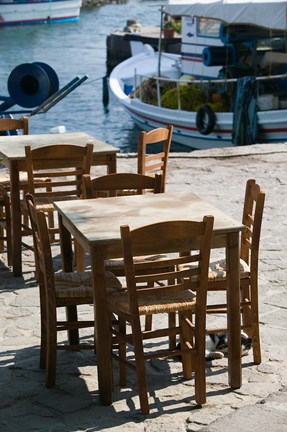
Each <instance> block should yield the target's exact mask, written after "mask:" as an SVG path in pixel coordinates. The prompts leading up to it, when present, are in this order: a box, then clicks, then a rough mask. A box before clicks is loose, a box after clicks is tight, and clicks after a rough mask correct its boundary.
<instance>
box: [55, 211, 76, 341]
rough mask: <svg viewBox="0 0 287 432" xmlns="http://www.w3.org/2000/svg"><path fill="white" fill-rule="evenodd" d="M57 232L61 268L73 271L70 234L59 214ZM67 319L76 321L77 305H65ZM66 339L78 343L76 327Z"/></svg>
mask: <svg viewBox="0 0 287 432" xmlns="http://www.w3.org/2000/svg"><path fill="white" fill-rule="evenodd" d="M58 217H59V232H60V239H61V256H62V269H63V271H65V272H72V271H73V248H72V241H71V234H70V233H69V231H68V230H67V229H66V228H65V227H64V225H63V223H62V217H61V216H60V215H59V216H58ZM66 317H67V321H74V322H75V321H77V320H78V313H77V306H69V307H66ZM68 340H69V343H70V345H78V344H79V331H78V329H72V330H68Z"/></svg>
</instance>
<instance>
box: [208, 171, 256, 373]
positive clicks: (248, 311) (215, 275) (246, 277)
mask: <svg viewBox="0 0 287 432" xmlns="http://www.w3.org/2000/svg"><path fill="white" fill-rule="evenodd" d="M264 201H265V193H264V192H263V190H262V187H261V186H259V185H258V184H257V183H256V181H255V180H253V179H250V180H248V181H247V183H246V190H245V199H244V206H243V216H242V223H243V224H244V225H245V226H246V230H245V231H244V232H243V233H242V235H241V249H240V289H241V316H242V326H241V328H242V329H243V330H244V331H245V332H246V333H247V334H248V336H249V337H251V338H252V347H253V358H254V363H255V364H260V363H261V349H260V335H259V308H258V303H259V302H258V260H259V243H260V232H261V224H262V217H263V209H264ZM226 289H227V286H226V261H225V260H219V261H213V262H211V263H210V272H209V282H208V291H226ZM207 312H208V313H210V314H214V313H216V314H220V313H226V312H227V307H226V304H225V303H223V304H210V305H208V306H207ZM226 331H227V330H226V328H221V329H213V328H212V329H208V332H217V333H218V332H224V333H225V332H226Z"/></svg>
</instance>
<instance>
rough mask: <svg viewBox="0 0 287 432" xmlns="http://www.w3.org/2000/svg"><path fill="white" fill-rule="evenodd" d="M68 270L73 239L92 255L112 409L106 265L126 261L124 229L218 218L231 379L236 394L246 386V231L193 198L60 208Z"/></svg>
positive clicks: (100, 348) (136, 198)
mask: <svg viewBox="0 0 287 432" xmlns="http://www.w3.org/2000/svg"><path fill="white" fill-rule="evenodd" d="M54 206H55V208H56V209H57V210H58V213H59V224H60V233H61V241H62V257H63V269H64V270H65V271H71V270H72V247H71V234H72V235H73V236H74V237H75V239H77V241H78V242H79V243H80V244H81V245H82V247H83V248H84V249H85V251H86V252H88V253H90V257H91V266H92V272H93V284H94V308H95V333H96V344H97V346H96V352H97V365H98V378H99V392H100V398H101V401H102V403H103V404H110V403H112V377H111V376H110V370H111V361H112V360H111V352H110V351H111V350H110V346H109V326H108V309H107V302H106V290H105V278H104V270H105V265H104V262H105V259H107V258H116V257H119V256H121V254H122V252H121V240H120V226H121V225H123V224H128V225H130V227H131V228H132V229H134V228H138V227H140V226H142V225H147V224H150V223H155V222H159V221H166V220H188V219H190V220H201V219H202V217H203V216H204V215H213V216H214V218H215V220H214V233H213V240H212V247H213V248H222V247H223V248H226V258H227V261H228V264H229V266H228V268H230V269H231V271H228V272H227V281H228V295H227V302H228V317H227V320H228V329H229V334H228V373H229V384H230V386H231V387H232V388H239V387H240V386H241V345H240V301H239V299H240V285H239V234H240V232H241V231H243V230H244V225H242V224H241V223H240V222H237V221H236V220H234V219H232V218H231V217H229V216H227V215H226V214H225V213H223V212H222V211H220V210H218V209H217V208H215V207H213V206H212V205H211V204H209V203H208V202H207V201H205V200H203V199H202V198H200V197H198V196H197V195H194V194H192V193H178V192H173V193H164V194H157V195H153V194H146V195H133V196H125V197H115V198H98V199H91V200H80V201H77V204H76V205H75V203H73V202H71V201H69V202H68V201H67V202H63V201H61V202H57V203H55V204H54Z"/></svg>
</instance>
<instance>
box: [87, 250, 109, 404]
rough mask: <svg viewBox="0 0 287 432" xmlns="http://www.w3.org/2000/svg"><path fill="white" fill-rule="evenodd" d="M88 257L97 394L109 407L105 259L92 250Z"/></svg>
mask: <svg viewBox="0 0 287 432" xmlns="http://www.w3.org/2000/svg"><path fill="white" fill-rule="evenodd" d="M90 256H91V267H92V270H93V284H94V310H95V344H96V357H97V366H98V381H99V393H100V400H101V403H102V404H103V405H110V404H111V403H112V357H111V336H110V330H109V311H108V306H107V297H106V283H105V257H104V255H103V253H102V252H101V251H99V250H93V249H91V252H90Z"/></svg>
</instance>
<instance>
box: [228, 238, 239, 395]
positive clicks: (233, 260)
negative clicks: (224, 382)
mask: <svg viewBox="0 0 287 432" xmlns="http://www.w3.org/2000/svg"><path fill="white" fill-rule="evenodd" d="M226 261H227V326H228V381H229V385H230V387H231V388H234V389H236V388H239V387H241V382H242V370H241V340H240V339H241V338H240V331H241V327H240V324H241V320H240V276H239V233H229V234H227V245H226Z"/></svg>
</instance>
